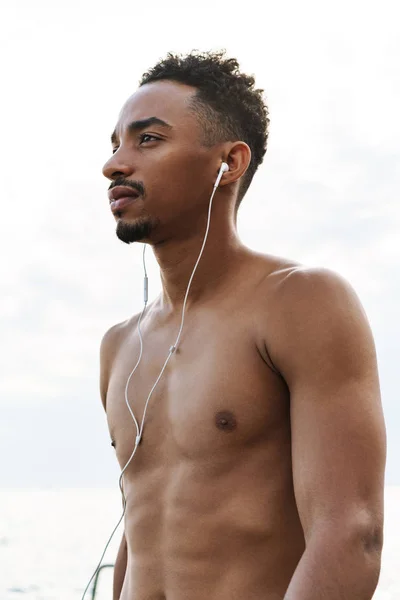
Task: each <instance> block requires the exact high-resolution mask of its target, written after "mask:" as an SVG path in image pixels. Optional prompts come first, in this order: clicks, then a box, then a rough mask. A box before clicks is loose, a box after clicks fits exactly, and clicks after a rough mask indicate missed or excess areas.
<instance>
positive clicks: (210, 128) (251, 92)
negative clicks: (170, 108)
mask: <svg viewBox="0 0 400 600" xmlns="http://www.w3.org/2000/svg"><path fill="white" fill-rule="evenodd" d="M161 80H169V81H177V82H179V83H184V84H186V85H190V86H192V87H194V88H197V92H196V94H195V96H194V98H193V100H192V102H191V108H192V109H193V111H194V112H195V114H196V116H197V118H198V119H199V121H200V123H201V125H202V128H203V131H204V139H203V140H202V142H203V143H204V144H205V145H206V146H212V145H214V144H217V143H220V142H223V141H228V140H229V141H236V140H241V141H244V142H246V144H248V146H249V147H250V150H251V162H250V164H249V167H248V169H247V171H246V173H245V175H244V176H243V178H242V181H241V185H240V188H239V194H238V198H237V203H236V210H237V209H238V207H239V204H240V202H241V201H242V199H243V196H244V195H245V193H246V192H247V190H248V187H249V185H250V183H251V181H252V179H253V176H254V174H255V172H256V171H257V169H258V167H259V165H260V164H261V163H262V161H263V159H264V155H265V152H266V150H267V140H268V126H269V118H268V114H269V113H268V107H267V105H266V103H265V102H264V99H263V95H262V94H263V91H264V90H261V89H255V87H254V84H255V80H254V77H252V76H250V75H245V74H244V73H241V72H240V71H239V63H238V61H237V60H236V59H234V58H227V57H226V56H225V51H219V52H197V51H193V52H191V53H190V54H188V55H186V56H183V55H179V54H171V53H168V55H167V57H166V58H165V59H163V60H161V61H160V62H159V63H157V64H156V65H155V66H154V67H153V68H152V69H150V70H149V71H147V72H146V73H144V74H143V76H142V78H141V80H140V82H139V85H140V86H142V85H145V84H146V83H151V82H153V81H161Z"/></svg>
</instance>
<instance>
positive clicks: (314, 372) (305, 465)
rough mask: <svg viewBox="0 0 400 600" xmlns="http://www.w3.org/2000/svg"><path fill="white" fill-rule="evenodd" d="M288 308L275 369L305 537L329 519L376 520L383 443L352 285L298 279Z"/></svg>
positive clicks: (317, 276)
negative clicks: (281, 385)
mask: <svg viewBox="0 0 400 600" xmlns="http://www.w3.org/2000/svg"><path fill="white" fill-rule="evenodd" d="M288 299H289V300H290V303H288ZM285 306H286V309H287V319H286V324H285V327H284V328H283V331H282V334H283V335H282V336H281V345H280V346H279V348H278V350H277V356H276V357H275V364H276V365H277V366H278V368H279V370H280V371H281V373H282V375H283V376H284V378H285V380H286V382H287V384H288V387H289V390H290V402H291V433H292V460H293V463H292V464H293V482H294V489H295V495H296V502H297V505H298V510H299V514H300V518H301V521H302V525H303V528H304V531H305V535H306V538H307V537H308V536H309V535H311V533H312V531H313V528H315V527H318V526H320V525H323V524H324V523H326V522H327V521H329V522H330V524H332V523H334V522H339V520H340V523H341V524H343V522H344V520H346V519H347V520H348V521H349V522H350V521H351V520H354V519H357V518H360V519H361V520H362V519H363V518H364V517H365V519H369V518H370V517H371V518H373V519H376V518H379V514H380V513H381V512H382V498H383V476H384V464H385V450H386V447H385V446H386V443H385V442H386V440H385V430H384V424H383V415H382V407H381V401H380V392H379V380H378V372H377V365H376V356H375V347H374V343H373V339H372V334H371V331H370V328H369V324H368V322H367V320H366V317H365V314H364V311H363V310H362V308H361V305H360V303H359V301H358V298H357V297H356V295H355V293H354V292H353V291H352V289H351V288H350V286H348V285H347V284H346V283H345V282H343V281H342V280H341V279H340V278H339V277H337V276H335V275H334V274H331V273H329V272H324V271H323V272H320V271H318V272H309V273H307V272H306V273H304V274H303V277H302V274H299V276H298V281H297V282H296V281H293V282H292V284H291V290H290V294H289V295H288V296H287V297H286V301H284V303H283V307H285ZM289 308H290V310H289Z"/></svg>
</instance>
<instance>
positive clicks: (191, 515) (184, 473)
mask: <svg viewBox="0 0 400 600" xmlns="http://www.w3.org/2000/svg"><path fill="white" fill-rule="evenodd" d="M268 122H269V120H268V111H267V107H266V106H265V104H264V102H263V100H262V95H261V90H256V89H255V88H254V80H253V79H252V78H251V77H248V76H246V75H244V74H241V73H240V72H239V70H238V66H237V63H236V61H233V60H228V59H227V58H226V57H225V56H224V55H223V54H221V53H219V54H217V53H216V54H211V53H209V54H197V55H196V54H191V55H189V56H187V57H176V56H171V55H169V56H168V57H167V58H166V59H165V60H164V61H162V62H161V63H159V64H158V65H157V66H156V67H154V68H153V69H152V70H151V71H149V72H148V73H146V74H145V75H144V76H143V79H142V81H141V85H140V87H139V89H138V91H136V93H135V94H134V95H133V96H131V97H130V98H129V99H128V101H127V102H126V104H125V105H124V107H123V109H122V111H121V113H120V116H119V119H118V122H117V124H116V128H115V131H114V133H113V136H112V144H113V154H112V156H111V158H110V159H109V160H108V162H107V163H106V165H105V166H104V171H103V172H104V175H105V176H106V177H107V178H108V179H109V180H111V185H110V189H109V194H110V205H111V210H112V212H113V215H114V217H115V220H116V223H117V235H118V237H119V238H120V239H121V240H122V241H124V242H126V243H128V244H129V243H132V242H139V241H140V242H142V243H147V244H149V245H151V246H152V249H153V251H154V254H155V256H156V259H157V261H158V264H159V266H160V274H161V280H162V292H161V294H160V296H159V297H158V298H157V299H156V300H154V302H152V303H151V304H150V305H149V306H148V307H147V310H146V312H145V314H144V317H143V319H142V322H141V332H142V336H143V343H144V350H143V357H142V360H141V362H140V364H139V367H138V368H137V370H136V372H135V373H134V375H133V377H132V379H131V382H130V384H129V388H128V394H127V396H128V400H129V404H130V406H131V407H132V410H133V412H134V413H135V415H136V416H137V417H138V419H139V420H141V419H142V415H143V411H144V406H145V403H146V400H147V398H148V395H149V392H150V390H151V388H152V386H153V384H154V382H155V381H156V379H157V377H158V375H159V373H160V371H161V369H162V366H163V365H164V362H165V360H166V358H167V356H168V354H169V349H170V347H171V345H173V344H174V342H175V340H176V337H177V334H178V331H179V327H180V324H181V317H182V308H183V301H184V296H185V292H186V289H187V286H188V283H189V279H190V276H191V274H192V272H193V268H194V265H195V262H196V260H197V258H198V256H199V253H200V249H201V245H202V243H203V239H204V236H205V231H206V225H207V215H208V207H209V201H210V196H211V193H212V190H213V185H214V183H215V180H216V178H217V175H218V173H219V170H220V167H221V164H222V162H225V163H227V164H228V166H229V171H227V172H225V173H223V176H222V179H221V182H220V185H219V186H218V188H217V190H216V193H215V197H214V200H213V204H212V211H211V222H210V229H209V234H208V238H207V242H206V245H205V249H204V252H203V255H202V257H201V260H200V262H199V265H198V268H197V271H196V273H195V276H194V278H193V282H192V285H191V288H190V293H189V296H188V301H187V305H186V312H185V323H184V327H183V331H182V336H181V338H180V341H179V344H178V347H177V350H176V351H175V353H173V354H172V356H171V358H170V360H169V362H168V364H167V367H166V369H165V371H164V373H163V375H162V377H161V379H160V381H159V383H158V385H157V386H156V388H155V390H154V393H153V394H152V396H151V399H150V401H149V405H148V410H147V415H146V420H145V424H144V432H143V439H142V440H141V442H140V444H139V445H138V447H137V451H136V454H135V455H134V457H133V459H132V461H131V463H130V464H129V466H128V468H127V469H126V471H125V473H124V475H123V485H124V493H125V496H126V514H125V523H124V535H123V538H122V542H121V546H120V550H119V553H118V556H117V560H116V565H115V576H114V599H115V600H116V599H120V600H278V599H279V600H283V599H285V600H367V599H371V597H372V595H373V592H374V590H375V588H376V585H377V581H378V577H379V571H380V557H381V549H382V527H383V489H384V467H385V453H386V440H385V428H384V422H383V416H382V407H381V401H380V392H379V382H378V374H377V363H376V355H375V348H374V342H373V338H372V335H371V331H370V327H369V325H368V322H367V319H366V316H365V314H364V312H363V309H362V307H361V306H360V302H359V300H358V298H357V296H356V294H355V293H354V291H353V290H352V288H351V287H350V286H349V284H348V283H347V282H346V281H344V280H343V279H342V278H341V277H339V276H338V275H336V274H335V273H333V272H331V271H328V270H326V269H316V268H306V267H304V266H301V265H299V264H298V263H295V262H293V261H290V260H286V259H282V258H278V257H275V256H271V255H268V254H260V253H257V252H254V251H252V250H250V249H249V248H247V247H246V246H244V245H243V244H242V243H241V242H240V240H239V238H238V235H237V231H236V212H237V208H238V206H239V203H240V201H241V200H242V198H243V196H244V194H245V192H246V190H247V188H248V186H249V184H250V182H251V179H252V177H253V175H254V172H255V171H256V169H257V167H258V166H259V164H260V163H261V162H262V159H263V156H264V153H265V149H266V142H267V130H268ZM121 186H127V187H128V190H126V189H125V190H123V189H121ZM127 192H128V193H131V194H133V196H132V197H131V199H130V201H127V200H126V198H125V199H124V200H120V201H119V202H118V199H119V198H120V197H121V196H126V193H127ZM134 196H136V197H134ZM269 201H272V200H269ZM321 201H323V199H321ZM265 228H266V232H267V230H268V224H265ZM138 293H140V294H141V293H142V292H141V290H138ZM138 318H139V315H136V316H134V317H132V318H129V319H128V320H127V321H125V322H123V323H120V324H118V325H115V326H114V327H112V328H111V329H110V330H109V331H108V332H107V333H106V334H105V336H104V338H103V340H102V344H101V352H100V354H101V395H102V401H103V405H104V408H105V410H106V414H107V420H108V425H109V430H110V434H111V438H112V444H113V446H115V450H116V455H117V458H118V461H119V464H120V466H121V469H123V468H124V466H125V465H126V463H127V462H128V460H129V458H130V456H131V454H132V451H133V448H134V446H135V438H136V428H135V425H134V422H133V420H132V418H131V416H130V414H129V411H128V408H127V406H126V403H125V386H126V382H127V379H128V377H129V374H130V373H131V371H132V369H133V368H134V365H135V364H136V362H137V359H138V356H139V351H140V343H139V336H138V333H137V325H138Z"/></svg>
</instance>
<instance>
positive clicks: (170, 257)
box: [153, 229, 247, 313]
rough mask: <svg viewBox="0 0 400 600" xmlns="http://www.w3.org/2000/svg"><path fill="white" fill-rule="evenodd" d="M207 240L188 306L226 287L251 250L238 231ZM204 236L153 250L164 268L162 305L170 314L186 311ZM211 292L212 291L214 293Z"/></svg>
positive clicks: (161, 273)
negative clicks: (183, 307) (239, 262)
mask: <svg viewBox="0 0 400 600" xmlns="http://www.w3.org/2000/svg"><path fill="white" fill-rule="evenodd" d="M214 232H215V233H214V235H211V231H210V232H209V236H208V238H207V241H206V244H205V247H204V250H203V253H202V256H201V258H200V261H199V264H198V266H197V269H196V272H195V274H194V277H193V280H192V283H191V286H190V291H189V296H188V300H187V304H186V306H187V307H189V306H190V305H194V304H198V303H201V302H202V301H203V300H204V298H205V297H206V296H208V295H209V294H210V291H211V290H214V291H215V290H216V288H217V287H220V286H223V285H224V283H225V282H227V281H228V280H229V279H230V277H231V276H232V273H233V271H234V269H235V268H237V261H238V260H239V259H240V257H241V256H243V255H244V254H246V251H247V248H246V247H245V246H243V244H242V243H241V242H240V240H239V238H238V236H237V233H236V231H229V232H226V233H225V235H222V234H220V235H218V233H220V232H218V230H216V229H214ZM203 239H204V233H203V234H202V235H196V236H193V237H191V238H189V239H185V240H180V241H177V240H172V241H171V242H165V243H163V244H157V245H155V246H153V251H154V254H155V257H156V259H157V262H158V264H159V266H160V275H161V283H162V287H163V289H162V293H161V303H162V307H163V309H165V310H166V311H167V312H168V313H171V312H176V311H179V310H180V309H181V308H182V305H183V301H184V298H185V294H186V290H187V287H188V284H189V280H190V277H191V275H192V273H193V269H194V266H195V264H196V261H197V259H198V257H199V254H200V250H201V247H202V244H203ZM210 288H211V290H210Z"/></svg>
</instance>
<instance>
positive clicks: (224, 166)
mask: <svg viewBox="0 0 400 600" xmlns="http://www.w3.org/2000/svg"><path fill="white" fill-rule="evenodd" d="M227 171H229V166H228V164H227V163H226V162H223V163H222V164H221V167H220V169H219V172H218V176H217V179H216V180H215V183H214V187H213V191H212V194H211V197H210V201H209V206H208V219H207V227H206V233H205V235H204V240H203V245H202V247H201V250H200V254H199V256H198V259H197V261H196V264H195V266H194V269H193V271H192V275H191V276H190V279H189V283H188V286H187V289H186V294H185V299H184V301H183V308H182V320H181V326H180V329H179V332H178V336H177V338H176V340H175V343H174V344H173V345H172V346H171V347H170V349H169V352H168V356H167V358H166V360H165V362H164V365H163V367H162V369H161V371H160V374H159V376H158V377H157V379H156V381H155V382H154V384H153V386H152V388H151V390H150V393H149V395H148V397H147V400H146V404H145V406H144V411H143V417H142V422H141V424H140V425H139V423H138V421H137V419H136V417H135V415H134V413H133V411H132V409H131V407H130V404H129V401H128V387H129V382H130V380H131V377H132V375H133V374H134V372H135V371H136V369H137V368H138V366H139V363H140V361H141V359H142V354H143V339H142V333H141V331H140V323H141V320H142V317H143V315H144V313H145V310H146V306H147V301H148V277H147V271H146V263H145V258H144V257H145V251H146V244H145V245H144V248H143V267H144V307H143V310H142V312H141V314H140V317H139V320H138V333H139V340H140V352H139V358H138V361H137V363H136V365H135V367H134V368H133V370H132V372H131V374H130V375H129V377H128V380H127V382H126V386H125V403H126V406H127V408H128V410H129V412H130V414H131V417H132V419H133V421H134V423H135V426H136V438H135V447H134V449H133V452H132V454H131V456H130V458H129V460H128V462H127V463H126V465H125V467H124V468H123V469H122V471H121V474H120V476H119V482H118V483H119V488H120V490H121V494H122V498H123V506H124V510H123V513H122V515H121V518H120V520H119V521H118V523H117V525H116V526H115V528H114V531H113V532H112V534H111V537H110V538H109V540H108V542H107V545H106V547H105V548H104V551H103V554H102V556H101V558H100V562H99V564H98V566H97V568H96V570H95V572H94V573H93V575H92V577H91V579H90V581H89V583H88V584H87V586H86V589H85V591H84V592H83V596H82V600H84V598H85V595H86V592H87V590H88V588H89V585H90V584H91V582H92V579H93V578H94V577H95V576H96V573H97V571H98V570H99V568H100V566H101V562H102V560H103V557H104V555H105V553H106V550H107V548H108V546H109V543H110V542H111V540H112V538H113V536H114V533H115V532H116V531H117V529H118V527H119V524H120V523H121V521H122V519H123V517H124V514H125V508H126V499H125V495H124V490H123V483H122V476H123V474H124V472H125V470H126V469H127V467H128V465H129V464H130V462H131V460H132V458H133V457H134V456H135V454H136V450H137V449H138V446H139V444H140V442H141V439H142V435H143V427H144V420H145V418H146V411H147V406H148V404H149V400H150V398H151V396H152V394H153V392H154V390H155V388H156V386H157V384H158V382H159V381H160V379H161V377H162V374H163V373H164V370H165V368H166V366H167V364H168V361H169V359H170V358H171V356H172V354H173V353H174V352H175V350H176V349H177V347H178V343H179V339H180V337H181V333H182V329H183V322H184V318H185V308H186V301H187V297H188V295H189V290H190V285H191V283H192V279H193V276H194V274H195V272H196V269H197V265H198V264H199V262H200V259H201V255H202V254H203V250H204V246H205V244H206V241H207V236H208V230H209V228H210V217H211V207H212V201H213V198H214V194H215V191H216V189H217V187H218V186H219V184H220V181H221V179H222V176H223V174H224V173H226V172H227Z"/></svg>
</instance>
